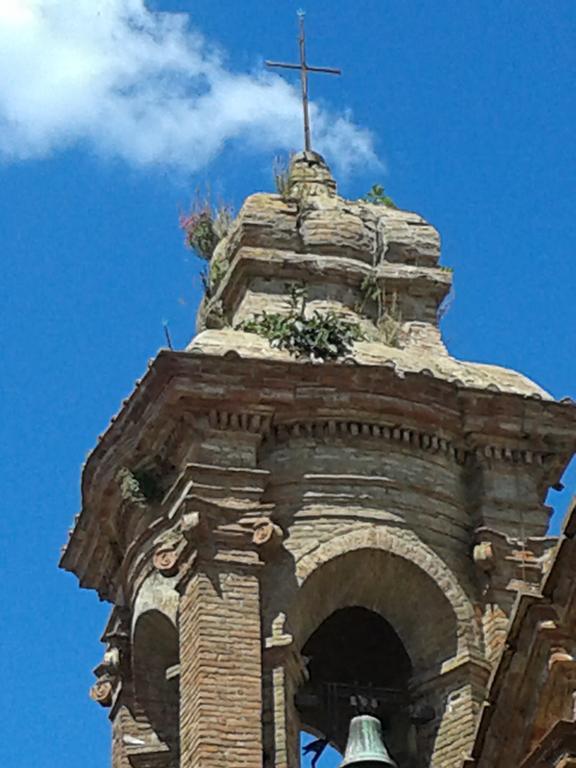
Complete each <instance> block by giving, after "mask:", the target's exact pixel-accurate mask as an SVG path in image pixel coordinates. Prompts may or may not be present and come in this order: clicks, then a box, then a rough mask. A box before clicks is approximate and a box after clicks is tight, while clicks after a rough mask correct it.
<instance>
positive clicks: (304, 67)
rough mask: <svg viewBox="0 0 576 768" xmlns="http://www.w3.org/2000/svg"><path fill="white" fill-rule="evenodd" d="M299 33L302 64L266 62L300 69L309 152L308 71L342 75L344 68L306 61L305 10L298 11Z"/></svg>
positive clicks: (305, 131)
mask: <svg viewBox="0 0 576 768" xmlns="http://www.w3.org/2000/svg"><path fill="white" fill-rule="evenodd" d="M298 24H299V35H298V44H299V47H300V64H285V63H283V62H279V61H266V62H264V63H265V64H266V66H267V67H278V68H280V69H299V70H300V83H301V86H302V111H303V113H304V149H305V150H306V151H307V152H309V151H310V150H311V149H312V142H311V139H310V112H309V109H308V72H323V73H324V74H326V75H341V74H342V70H340V69H334V68H333V67H311V66H310V65H309V64H307V63H306V34H305V31H304V11H298Z"/></svg>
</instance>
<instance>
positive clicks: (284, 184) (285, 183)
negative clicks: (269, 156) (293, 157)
mask: <svg viewBox="0 0 576 768" xmlns="http://www.w3.org/2000/svg"><path fill="white" fill-rule="evenodd" d="M272 175H273V176H274V186H275V187H276V192H277V193H278V194H279V195H281V196H282V197H284V198H286V197H288V196H289V193H290V157H288V158H287V157H286V156H283V155H276V157H275V158H274V160H273V161H272Z"/></svg>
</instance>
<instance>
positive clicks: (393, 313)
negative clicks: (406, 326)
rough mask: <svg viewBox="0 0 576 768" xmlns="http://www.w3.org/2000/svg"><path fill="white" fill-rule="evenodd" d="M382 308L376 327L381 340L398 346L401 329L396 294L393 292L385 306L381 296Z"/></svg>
mask: <svg viewBox="0 0 576 768" xmlns="http://www.w3.org/2000/svg"><path fill="white" fill-rule="evenodd" d="M381 302H382V309H381V311H380V316H379V317H378V322H377V324H376V325H377V328H378V331H379V332H380V334H381V336H382V340H383V341H384V343H385V344H388V346H390V347H399V346H400V334H401V331H402V312H401V310H400V306H399V305H398V294H397V293H393V294H392V298H391V299H390V303H389V305H388V306H386V303H385V301H384V297H383V296H382V300H381Z"/></svg>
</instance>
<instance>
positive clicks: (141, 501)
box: [117, 467, 163, 506]
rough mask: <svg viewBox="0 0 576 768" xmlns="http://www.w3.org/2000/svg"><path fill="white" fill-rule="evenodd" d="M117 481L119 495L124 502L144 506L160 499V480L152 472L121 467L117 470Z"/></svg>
mask: <svg viewBox="0 0 576 768" xmlns="http://www.w3.org/2000/svg"><path fill="white" fill-rule="evenodd" d="M117 479H118V483H119V485H120V495H121V496H122V498H123V499H124V500H125V501H129V502H131V503H133V504H138V505H140V506H144V505H146V504H148V503H150V502H154V501H159V500H160V499H161V498H162V495H163V492H162V487H161V484H160V480H159V478H158V476H157V475H156V474H155V473H154V472H149V471H147V470H143V469H137V470H131V469H128V467H122V468H121V469H120V470H118V475H117Z"/></svg>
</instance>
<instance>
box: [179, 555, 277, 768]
mask: <svg viewBox="0 0 576 768" xmlns="http://www.w3.org/2000/svg"><path fill="white" fill-rule="evenodd" d="M244 554H245V555H246V560H248V559H249V554H250V553H244ZM261 659H262V648H261V629H260V589H259V580H258V563H257V562H252V563H249V562H233V561H227V562H226V561H220V562H219V561H217V560H212V561H211V562H208V563H206V562H204V563H203V562H200V563H198V564H197V565H196V566H195V569H194V572H193V573H192V574H191V576H190V577H189V579H188V580H187V584H186V585H185V587H184V593H183V595H182V598H181V603H180V745H181V746H180V754H181V768H223V766H226V768H261V766H262V725H261V718H262V663H261Z"/></svg>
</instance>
